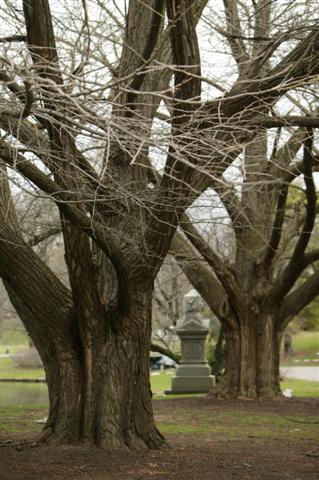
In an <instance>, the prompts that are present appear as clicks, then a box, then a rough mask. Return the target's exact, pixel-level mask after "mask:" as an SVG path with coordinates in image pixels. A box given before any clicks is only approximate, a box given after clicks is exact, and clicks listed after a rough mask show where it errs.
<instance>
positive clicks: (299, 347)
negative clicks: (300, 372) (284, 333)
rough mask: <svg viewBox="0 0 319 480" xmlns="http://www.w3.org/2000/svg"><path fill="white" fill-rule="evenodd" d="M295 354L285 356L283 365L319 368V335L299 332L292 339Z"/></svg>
mask: <svg viewBox="0 0 319 480" xmlns="http://www.w3.org/2000/svg"><path fill="white" fill-rule="evenodd" d="M292 348H293V353H292V354H290V355H288V356H283V357H282V361H281V365H282V366H288V365H294V366H298V367H299V366H300V367H304V366H306V367H308V366H309V365H313V366H316V365H317V366H319V355H318V353H319V333H317V332H299V333H296V334H295V335H293V337H292Z"/></svg>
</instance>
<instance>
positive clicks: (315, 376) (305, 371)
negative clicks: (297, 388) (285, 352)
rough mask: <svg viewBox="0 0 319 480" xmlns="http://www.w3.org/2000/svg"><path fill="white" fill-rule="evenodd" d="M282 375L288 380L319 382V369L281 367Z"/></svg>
mask: <svg viewBox="0 0 319 480" xmlns="http://www.w3.org/2000/svg"><path fill="white" fill-rule="evenodd" d="M280 373H281V375H283V376H284V377H286V378H297V379H299V380H310V381H312V382H313V381H314V382H319V367H281V368H280Z"/></svg>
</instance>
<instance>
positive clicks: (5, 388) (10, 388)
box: [0, 382, 48, 407]
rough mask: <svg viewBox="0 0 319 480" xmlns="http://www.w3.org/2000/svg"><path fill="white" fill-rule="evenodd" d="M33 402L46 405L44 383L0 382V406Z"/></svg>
mask: <svg viewBox="0 0 319 480" xmlns="http://www.w3.org/2000/svg"><path fill="white" fill-rule="evenodd" d="M35 403H36V404H44V405H48V387H47V385H46V383H23V382H0V407H8V406H12V405H26V404H35Z"/></svg>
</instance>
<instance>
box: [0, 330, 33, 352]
mask: <svg viewBox="0 0 319 480" xmlns="http://www.w3.org/2000/svg"><path fill="white" fill-rule="evenodd" d="M28 344H29V342H28V337H27V335H26V334H25V333H24V332H23V331H22V330H18V329H16V330H1V335H0V353H5V351H6V349H7V348H8V349H9V350H10V353H15V351H16V350H17V349H20V348H25V347H27V346H28Z"/></svg>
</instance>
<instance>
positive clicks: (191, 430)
mask: <svg viewBox="0 0 319 480" xmlns="http://www.w3.org/2000/svg"><path fill="white" fill-rule="evenodd" d="M221 410H223V411H221V412H216V411H214V412H213V413H211V412H209V411H205V412H203V413H196V412H194V411H193V412H190V411H188V412H185V411H183V413H182V414H181V415H178V412H176V411H174V416H170V417H168V421H165V420H164V421H161V422H159V423H158V427H159V429H160V431H161V432H162V433H164V434H166V433H171V434H213V435H214V436H215V437H217V438H220V439H228V440H240V439H244V438H257V439H263V438H264V439H267V438H268V439H269V438H289V439H290V440H292V439H304V438H312V439H317V438H318V427H317V422H318V418H315V417H311V418H309V417H308V416H302V415H298V416H294V417H293V418H289V417H287V418H285V417H282V416H280V415H278V414H268V415H267V414H266V415H264V414H260V413H258V414H257V413H252V414H244V413H239V412H237V411H236V410H235V409H234V410H232V411H230V410H229V411H225V410H224V408H223V407H222V406H221ZM168 413H169V412H168Z"/></svg>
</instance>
